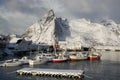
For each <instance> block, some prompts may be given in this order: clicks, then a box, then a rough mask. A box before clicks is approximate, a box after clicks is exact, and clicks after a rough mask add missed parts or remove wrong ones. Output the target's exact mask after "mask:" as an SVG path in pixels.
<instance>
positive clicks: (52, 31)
mask: <svg viewBox="0 0 120 80" xmlns="http://www.w3.org/2000/svg"><path fill="white" fill-rule="evenodd" d="M119 36H120V26H119V25H118V24H116V23H115V22H113V21H102V22H101V23H92V22H90V21H88V20H86V19H77V20H70V21H68V20H67V19H63V18H56V17H55V15H54V12H53V10H50V11H49V12H48V13H47V14H45V16H44V17H43V18H42V19H41V20H39V21H38V22H36V23H35V24H33V25H32V26H30V27H29V28H28V29H27V30H26V32H25V33H24V34H23V37H24V38H25V39H28V40H32V41H33V43H47V44H53V43H54V42H55V38H56V40H58V41H66V42H67V45H69V46H75V44H81V45H83V46H91V45H120V39H119Z"/></svg>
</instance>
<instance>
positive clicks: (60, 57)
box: [52, 54, 68, 63]
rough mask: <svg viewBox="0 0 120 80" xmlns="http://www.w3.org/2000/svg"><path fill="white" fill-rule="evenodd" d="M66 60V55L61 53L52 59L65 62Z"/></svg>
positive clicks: (55, 61)
mask: <svg viewBox="0 0 120 80" xmlns="http://www.w3.org/2000/svg"><path fill="white" fill-rule="evenodd" d="M67 60H68V57H66V56H65V55H63V54H59V55H58V56H57V57H56V58H54V59H53V60H52V62H54V63H57V62H66V61H67Z"/></svg>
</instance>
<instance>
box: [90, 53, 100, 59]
mask: <svg viewBox="0 0 120 80" xmlns="http://www.w3.org/2000/svg"><path fill="white" fill-rule="evenodd" d="M100 58H101V54H100V53H99V52H93V53H91V54H89V55H88V60H100Z"/></svg>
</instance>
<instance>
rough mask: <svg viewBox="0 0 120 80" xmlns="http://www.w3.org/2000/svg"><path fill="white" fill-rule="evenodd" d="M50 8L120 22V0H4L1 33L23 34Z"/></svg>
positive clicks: (0, 0) (70, 15)
mask: <svg viewBox="0 0 120 80" xmlns="http://www.w3.org/2000/svg"><path fill="white" fill-rule="evenodd" d="M50 9H53V10H54V12H55V14H56V16H57V17H65V18H68V19H76V18H77V19H78V18H86V19H90V20H91V21H98V20H101V19H112V20H114V21H115V22H117V23H120V0H0V34H1V33H3V34H4V33H5V34H9V33H16V34H21V33H23V32H25V30H26V29H27V28H28V27H29V26H30V25H32V24H33V23H35V22H36V21H37V20H39V19H40V18H41V16H43V15H44V14H45V13H46V12H47V11H48V10H50Z"/></svg>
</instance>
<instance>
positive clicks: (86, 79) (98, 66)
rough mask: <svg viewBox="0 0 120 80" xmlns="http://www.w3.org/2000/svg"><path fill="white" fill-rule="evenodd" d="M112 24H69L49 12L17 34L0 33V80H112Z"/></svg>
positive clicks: (115, 54) (117, 48)
mask: <svg viewBox="0 0 120 80" xmlns="http://www.w3.org/2000/svg"><path fill="white" fill-rule="evenodd" d="M113 24H114V25H115V23H114V22H112V21H108V22H107V21H103V23H101V24H99V23H93V22H91V21H89V20H86V19H79V20H71V21H69V20H67V19H64V18H61V17H59V18H58V17H56V15H55V12H54V10H53V9H51V10H49V11H48V12H47V13H46V14H45V15H44V16H43V17H42V18H41V19H40V20H38V21H36V23H34V24H33V25H31V26H30V27H28V28H27V29H26V31H25V32H24V33H22V34H21V35H18V34H9V35H3V34H0V75H1V77H0V80H4V79H5V80H9V78H11V79H10V80H115V79H117V78H118V77H119V73H120V70H119V69H118V66H119V64H118V63H119V61H120V58H119V57H120V41H119V36H118V35H120V32H119V29H118V25H117V23H116V25H117V27H116V28H117V29H116V28H115V29H113V27H112V29H113V30H111V28H110V29H108V28H109V27H111V26H113ZM106 26H107V27H106ZM108 26H109V27H108ZM111 69H113V70H111ZM6 76H7V77H6ZM106 78H108V79H106Z"/></svg>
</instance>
